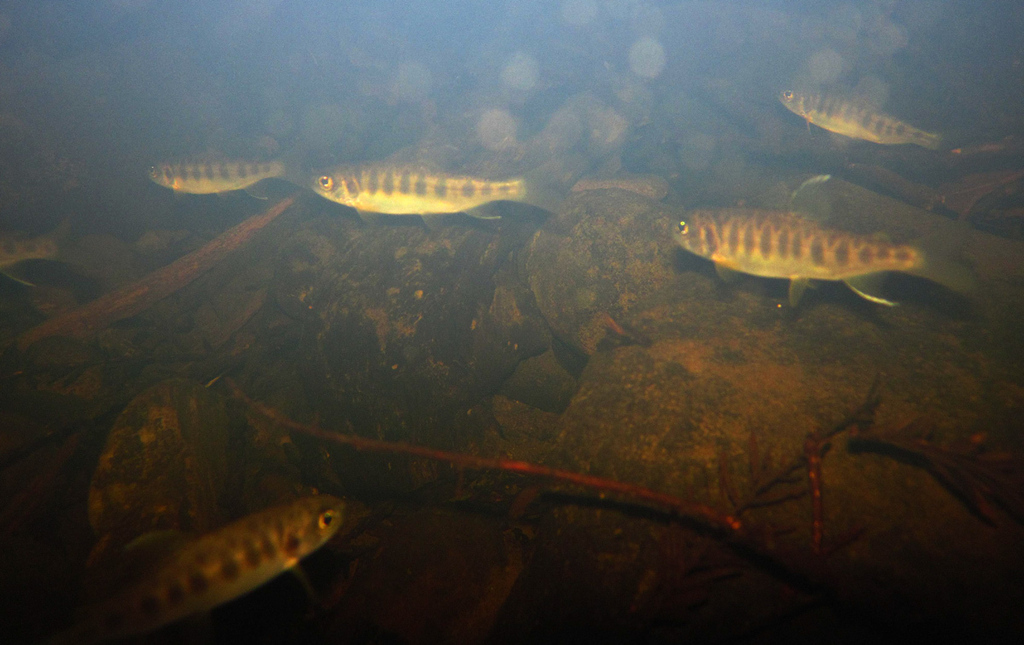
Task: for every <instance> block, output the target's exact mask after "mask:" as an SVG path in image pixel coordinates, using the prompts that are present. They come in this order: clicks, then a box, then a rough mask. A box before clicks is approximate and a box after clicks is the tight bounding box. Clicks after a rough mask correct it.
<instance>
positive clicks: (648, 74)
mask: <svg viewBox="0 0 1024 645" xmlns="http://www.w3.org/2000/svg"><path fill="white" fill-rule="evenodd" d="M629 68H630V69H631V70H633V73H634V74H636V75H637V76H643V77H644V78H655V77H657V76H658V75H659V74H661V72H662V70H663V69H665V48H664V47H662V46H661V43H660V42H658V41H657V40H656V39H654V38H651V37H650V36H644V37H643V38H641V39H640V40H638V41H636V42H635V43H633V46H632V47H630V49H629Z"/></svg>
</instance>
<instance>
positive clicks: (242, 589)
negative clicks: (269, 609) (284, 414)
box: [49, 495, 344, 644]
mask: <svg viewBox="0 0 1024 645" xmlns="http://www.w3.org/2000/svg"><path fill="white" fill-rule="evenodd" d="M343 511H344V502H342V501H341V500H340V499H338V498H336V497H332V496H330V495H316V496H311V497H303V498H300V499H297V500H295V501H294V502H292V503H290V504H285V505H282V506H276V507H273V508H268V509H266V510H263V511H260V512H258V513H253V514H252V515H249V516H247V517H244V518H242V519H240V520H238V521H236V522H233V523H231V524H228V525H227V526H225V527H223V528H221V529H219V530H216V531H213V532H212V533H208V534H206V535H204V536H202V537H199V538H197V539H195V540H192V541H190V542H186V543H185V544H183V545H182V546H181V547H180V548H178V549H177V550H175V551H173V552H172V553H171V554H170V555H168V556H167V557H166V558H165V559H164V560H163V561H161V562H160V564H159V565H158V566H157V567H156V568H155V569H154V570H153V571H152V572H151V573H150V574H149V576H148V577H146V578H144V579H143V580H140V581H139V582H137V583H136V584H134V585H132V586H129V587H128V588H127V589H125V590H124V591H123V592H121V593H119V594H117V595H115V596H114V597H113V598H111V599H110V600H108V601H106V602H103V603H101V604H98V605H95V606H93V607H89V608H86V613H87V616H88V618H87V619H86V620H85V621H83V622H81V623H79V624H78V625H76V626H74V627H72V628H71V629H69V630H68V631H66V632H63V633H60V634H57V635H56V636H55V637H54V638H53V639H51V640H50V641H49V642H50V643H53V644H57V643H76V644H85V643H99V642H103V641H107V640H113V639H120V638H125V637H127V636H134V635H138V634H145V633H147V632H151V631H153V630H156V629H158V628H160V627H163V626H164V625H168V624H170V623H172V622H175V621H177V620H179V619H181V618H185V617H186V616H190V615H192V614H196V613H200V612H205V611H209V610H211V609H213V608H214V607H216V606H218V605H220V604H223V603H225V602H228V601H229V600H233V599H235V598H237V597H239V596H241V595H243V594H245V593H248V592H250V591H252V590H253V589H255V588H257V587H259V586H261V585H263V584H264V583H266V582H268V581H270V580H271V579H272V578H274V577H276V576H277V575H278V574H280V573H282V572H284V571H287V570H289V569H291V568H292V567H294V566H295V565H296V564H297V563H298V561H299V560H300V559H301V558H303V557H305V556H307V555H309V554H310V553H312V552H313V551H316V550H317V549H319V548H320V547H321V546H323V545H324V543H326V542H327V541H328V540H329V539H330V538H331V537H332V536H333V535H334V534H335V533H336V532H337V531H338V528H339V527H340V526H341V524H342V514H343Z"/></svg>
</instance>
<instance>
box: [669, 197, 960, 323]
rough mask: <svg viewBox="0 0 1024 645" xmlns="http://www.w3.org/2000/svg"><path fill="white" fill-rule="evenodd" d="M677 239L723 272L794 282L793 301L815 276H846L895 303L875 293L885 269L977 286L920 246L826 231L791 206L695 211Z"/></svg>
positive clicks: (859, 288)
mask: <svg viewBox="0 0 1024 645" xmlns="http://www.w3.org/2000/svg"><path fill="white" fill-rule="evenodd" d="M676 239H677V241H678V242H679V245H680V246H682V247H683V248H684V249H686V250H687V251H689V252H691V253H694V254H696V255H699V256H700V257H702V258H706V259H708V260H711V261H712V262H714V263H715V268H716V270H717V271H718V272H719V275H722V276H723V277H726V276H728V275H729V274H730V273H731V272H734V271H738V272H741V273H749V274H752V275H756V276H762V277H766V278H784V279H787V280H789V281H790V282H789V302H790V304H791V305H793V306H796V304H797V302H799V300H800V296H801V295H802V294H803V292H804V289H806V288H807V286H808V284H809V283H810V281H811V280H833V281H842V282H845V283H846V284H847V285H848V286H849V287H850V288H851V289H853V290H854V291H855V292H856V293H857V294H858V295H860V296H861V297H863V298H866V299H868V300H870V301H871V302H876V303H879V304H883V305H889V306H892V305H895V304H896V303H894V302H892V301H889V300H886V299H885V298H883V297H881V296H879V295H877V294H878V292H879V291H880V286H881V282H882V279H883V278H884V276H885V272H887V271H899V272H902V273H909V274H911V275H916V276H920V277H923V278H927V279H929V280H932V281H934V282H937V283H939V284H941V285H943V286H946V287H948V288H951V289H953V290H955V291H960V292H965V291H968V290H969V289H970V288H971V285H972V277H971V275H970V272H969V271H968V270H967V269H966V268H964V267H961V266H959V265H957V264H955V263H952V262H949V261H947V260H944V259H942V258H941V257H940V256H938V255H937V254H930V253H928V252H926V251H925V250H923V249H922V248H920V246H915V245H907V244H892V243H890V242H886V241H883V240H880V239H878V238H876V237H873V236H866V235H855V234H853V233H847V232H844V231H838V230H831V229H826V228H823V227H821V226H819V225H818V224H816V223H815V222H812V221H809V220H806V219H803V218H800V217H798V216H797V215H795V214H793V213H790V212H788V211H768V210H756V209H744V208H733V209H721V210H710V211H693V212H691V213H689V214H688V215H687V217H686V218H685V219H684V220H683V221H681V222H679V225H678V231H677V234H676Z"/></svg>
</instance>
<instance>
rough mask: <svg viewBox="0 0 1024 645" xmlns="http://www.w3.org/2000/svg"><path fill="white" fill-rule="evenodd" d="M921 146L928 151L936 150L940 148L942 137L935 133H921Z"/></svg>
mask: <svg viewBox="0 0 1024 645" xmlns="http://www.w3.org/2000/svg"><path fill="white" fill-rule="evenodd" d="M921 145H922V146H924V147H925V148H928V149H929V150H938V149H939V148H941V147H942V135H941V134H938V133H935V132H922V133H921Z"/></svg>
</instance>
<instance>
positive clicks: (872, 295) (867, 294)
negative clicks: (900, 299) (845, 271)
mask: <svg viewBox="0 0 1024 645" xmlns="http://www.w3.org/2000/svg"><path fill="white" fill-rule="evenodd" d="M843 282H845V283H846V286H848V287H850V288H851V289H853V291H854V293H856V294H857V295H858V296H860V297H861V298H864V299H865V300H870V301H871V302H874V303H877V304H880V305H885V306H887V307H895V306H896V305H897V304H899V303H896V302H893V301H892V300H886V299H885V298H883V297H882V296H879V295H876V294H879V293H882V283H883V282H885V273H883V272H879V273H868V274H865V275H858V276H854V277H852V278H846V279H845V280H843Z"/></svg>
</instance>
